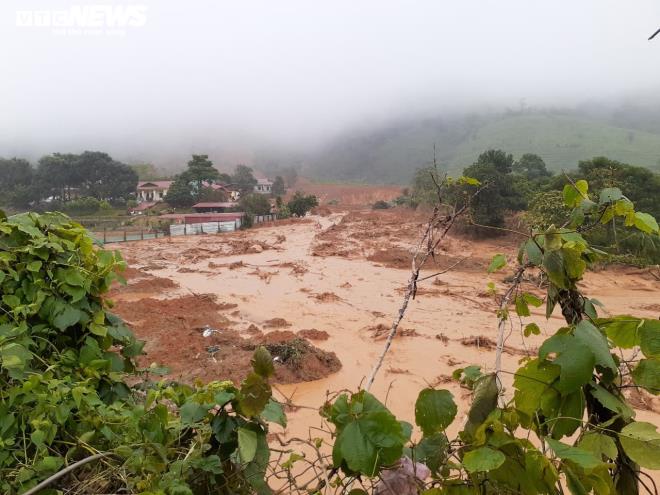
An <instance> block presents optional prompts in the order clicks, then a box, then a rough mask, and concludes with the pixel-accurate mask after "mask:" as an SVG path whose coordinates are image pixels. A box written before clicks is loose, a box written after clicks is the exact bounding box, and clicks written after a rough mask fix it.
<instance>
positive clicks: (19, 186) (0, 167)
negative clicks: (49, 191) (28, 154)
mask: <svg viewBox="0 0 660 495" xmlns="http://www.w3.org/2000/svg"><path fill="white" fill-rule="evenodd" d="M34 176H35V171H34V169H33V168H32V166H31V165H30V163H29V162H28V161H27V160H23V159H20V158H12V159H9V160H5V159H2V158H0V201H2V203H3V204H6V205H9V206H14V207H18V208H22V207H27V206H28V205H29V204H30V203H31V202H32V201H34V200H36V199H38V190H37V188H36V187H34V185H33V181H34Z"/></svg>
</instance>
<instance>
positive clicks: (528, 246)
mask: <svg viewBox="0 0 660 495" xmlns="http://www.w3.org/2000/svg"><path fill="white" fill-rule="evenodd" d="M525 253H526V254H527V259H528V260H529V262H530V263H532V264H533V265H535V266H540V265H541V263H543V253H542V252H541V249H539V247H538V245H537V244H536V242H534V240H533V239H529V240H528V241H527V242H525Z"/></svg>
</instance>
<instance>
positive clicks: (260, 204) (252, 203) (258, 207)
mask: <svg viewBox="0 0 660 495" xmlns="http://www.w3.org/2000/svg"><path fill="white" fill-rule="evenodd" d="M239 204H240V206H241V209H242V210H243V211H244V212H245V213H247V214H249V215H268V214H269V213H270V201H269V200H268V198H267V197H266V196H264V195H263V194H257V193H251V194H246V195H245V196H242V197H241V199H240V202H239Z"/></svg>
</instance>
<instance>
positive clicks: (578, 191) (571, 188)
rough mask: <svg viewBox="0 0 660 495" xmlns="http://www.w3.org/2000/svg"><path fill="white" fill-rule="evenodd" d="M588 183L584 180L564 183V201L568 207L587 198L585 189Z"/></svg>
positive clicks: (576, 204)
mask: <svg viewBox="0 0 660 495" xmlns="http://www.w3.org/2000/svg"><path fill="white" fill-rule="evenodd" d="M588 190H589V184H587V181H586V180H579V181H577V182H576V183H575V185H573V184H566V185H565V186H564V203H565V204H566V206H568V207H569V208H575V207H576V206H579V205H580V203H581V202H582V201H583V200H584V199H588V196H587V191H588Z"/></svg>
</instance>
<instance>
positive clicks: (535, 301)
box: [523, 292, 543, 308]
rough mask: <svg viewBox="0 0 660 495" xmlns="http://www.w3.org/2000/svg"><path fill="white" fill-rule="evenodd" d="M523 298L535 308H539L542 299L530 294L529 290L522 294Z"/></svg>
mask: <svg viewBox="0 0 660 495" xmlns="http://www.w3.org/2000/svg"><path fill="white" fill-rule="evenodd" d="M523 298H524V299H525V302H526V303H527V304H529V305H531V306H534V307H535V308H540V307H541V305H543V299H540V298H538V297H536V296H535V295H534V294H530V293H529V292H525V293H524V294H523Z"/></svg>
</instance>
